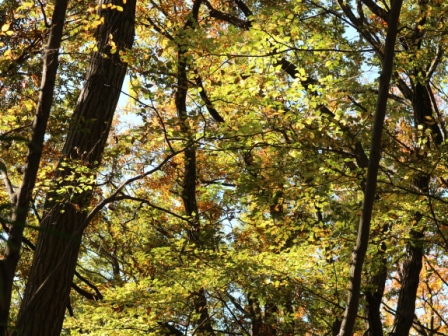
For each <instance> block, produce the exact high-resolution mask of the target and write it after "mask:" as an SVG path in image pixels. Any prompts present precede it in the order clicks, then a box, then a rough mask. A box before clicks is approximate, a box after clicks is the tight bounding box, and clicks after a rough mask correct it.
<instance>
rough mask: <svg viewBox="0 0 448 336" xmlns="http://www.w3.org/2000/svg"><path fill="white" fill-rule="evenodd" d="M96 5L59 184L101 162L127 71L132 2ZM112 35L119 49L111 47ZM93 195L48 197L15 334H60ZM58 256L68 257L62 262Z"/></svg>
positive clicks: (113, 0) (57, 175)
mask: <svg viewBox="0 0 448 336" xmlns="http://www.w3.org/2000/svg"><path fill="white" fill-rule="evenodd" d="M109 3H110V4H113V5H116V6H121V7H122V8H123V11H118V10H116V9H111V8H110V7H109V8H107V7H106V8H102V6H101V5H103V4H109ZM99 5H100V6H99V8H100V9H99V14H100V15H101V16H102V17H104V24H102V25H101V26H99V27H98V29H97V31H96V36H95V37H96V40H97V46H98V51H97V52H94V53H93V54H92V57H91V60H90V67H89V69H88V71H87V76H86V82H85V85H84V88H83V90H82V92H81V94H80V97H79V99H78V103H77V106H76V108H75V111H74V113H73V116H72V120H71V125H70V130H69V133H68V135H67V140H66V143H65V146H64V149H63V154H64V159H63V160H62V162H61V164H60V165H59V167H58V169H57V170H56V171H55V181H56V184H57V186H58V187H62V186H63V187H67V186H69V187H74V186H77V185H79V184H78V183H77V182H76V178H75V182H66V181H65V178H66V177H67V176H69V175H71V174H75V172H74V170H73V169H72V168H73V167H74V166H76V165H77V166H79V165H83V166H86V167H88V168H95V167H96V166H97V165H98V164H99V162H100V161H101V156H102V153H103V150H104V146H105V144H106V140H107V137H108V134H109V130H110V126H111V123H112V119H113V116H114V112H115V109H116V106H117V102H118V98H119V96H120V90H121V87H122V85H123V81H124V77H125V74H126V64H125V63H123V62H121V60H120V56H119V52H118V51H119V50H124V49H126V48H127V49H129V48H131V47H132V43H133V40H134V21H135V5H136V0H127V1H126V3H123V1H122V0H102V1H100V3H99ZM111 39H113V42H114V43H115V45H116V46H117V50H113V49H112V48H111V42H112V41H111ZM114 51H115V52H114ZM111 52H112V53H111ZM59 168H60V169H59ZM61 181H62V182H61ZM91 196H92V193H91V191H90V190H84V191H82V192H80V193H77V194H73V195H72V197H70V198H64V199H61V198H60V197H58V195H57V193H56V192H55V191H53V192H52V193H49V194H48V195H47V200H46V203H45V214H44V216H43V218H44V219H43V221H42V226H41V232H40V234H39V237H38V241H37V246H36V252H35V255H34V260H33V264H32V267H31V272H30V275H29V278H28V284H27V286H26V290H25V294H24V298H23V301H22V304H21V307H20V311H19V316H18V320H17V326H16V327H17V332H15V335H28V336H32V335H36V336H37V335H47V336H51V335H55V336H56V335H59V334H60V332H61V328H62V323H63V321H64V312H65V308H66V307H67V304H68V302H69V293H70V286H71V283H72V278H73V275H74V272H75V268H76V262H77V258H78V251H79V246H80V243H81V237H80V236H81V232H77V231H78V229H79V228H80V226H81V225H82V224H83V223H84V221H85V219H86V216H87V212H86V211H85V210H84V209H83V208H84V207H85V205H87V204H88V203H89V202H90V199H91ZM66 247H67V248H69V250H67V251H66ZM64 252H66V253H65V254H64ZM61 256H64V257H66V259H65V260H63V262H61V260H60V258H61Z"/></svg>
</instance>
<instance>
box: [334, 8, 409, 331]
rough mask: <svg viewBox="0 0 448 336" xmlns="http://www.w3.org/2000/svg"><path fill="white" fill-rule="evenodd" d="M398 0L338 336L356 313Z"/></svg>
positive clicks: (387, 44)
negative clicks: (345, 303) (345, 301)
mask: <svg viewBox="0 0 448 336" xmlns="http://www.w3.org/2000/svg"><path fill="white" fill-rule="evenodd" d="M401 5H402V0H394V1H393V2H392V7H391V10H390V13H389V19H388V28H387V36H386V42H385V47H384V59H383V62H382V63H383V64H382V69H381V76H380V80H379V93H378V100H377V105H376V112H375V119H374V122H373V128H372V139H371V143H370V158H369V166H368V168H367V179H366V187H365V193H364V201H363V206H362V213H361V218H360V221H359V227H358V237H357V240H356V246H355V249H354V251H353V253H352V263H351V267H350V282H349V291H348V298H347V307H346V310H345V313H344V318H343V320H342V324H341V330H340V331H339V335H340V336H351V335H352V334H353V329H354V327H355V322H356V318H357V314H358V304H359V293H360V290H361V276H362V267H363V264H364V257H365V254H366V251H367V246H368V241H369V232H370V221H371V217H372V210H373V203H374V200H375V192H376V185H377V176H378V168H379V163H380V159H381V150H380V146H381V137H382V132H383V125H384V118H385V115H386V107H387V97H388V93H389V82H390V78H391V76H392V72H393V61H394V56H395V51H394V48H395V40H396V37H397V31H398V22H399V17H400V11H401Z"/></svg>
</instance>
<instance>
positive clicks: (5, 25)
mask: <svg viewBox="0 0 448 336" xmlns="http://www.w3.org/2000/svg"><path fill="white" fill-rule="evenodd" d="M9 26H10V25H9V23H5V24H4V25H3V26H2V32H5V31H7V30H8V29H9Z"/></svg>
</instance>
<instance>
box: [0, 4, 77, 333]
mask: <svg viewBox="0 0 448 336" xmlns="http://www.w3.org/2000/svg"><path fill="white" fill-rule="evenodd" d="M67 3H68V0H57V1H56V2H55V7H54V11H53V15H52V20H51V29H50V35H49V37H48V43H47V46H46V47H45V49H44V65H43V71H42V82H41V87H40V89H41V91H40V95H39V101H38V104H37V109H36V115H35V117H34V121H33V126H32V136H31V140H30V142H29V144H28V155H27V158H26V164H25V171H24V176H23V180H22V184H21V186H20V188H19V189H18V190H16V191H15V192H14V190H13V188H12V185H11V183H10V182H9V179H8V176H7V172H6V167H4V169H0V170H2V177H3V180H4V182H5V185H6V187H7V189H8V193H9V195H10V201H11V204H12V206H13V211H12V218H11V224H12V225H11V228H10V230H9V233H8V242H7V243H8V244H7V248H6V251H5V253H4V258H3V260H1V261H0V335H4V334H6V330H7V324H8V316H9V307H10V304H11V294H12V284H13V280H14V275H15V271H16V267H17V263H18V261H19V258H20V247H21V244H22V239H23V230H24V227H25V223H26V218H27V215H28V210H29V205H30V202H31V199H32V193H33V189H34V185H35V182H36V177H37V172H38V170H39V164H40V159H41V157H42V148H43V143H44V136H45V132H46V129H47V122H48V117H49V115H50V110H51V106H52V104H53V92H54V87H55V81H56V74H57V71H58V66H59V62H58V56H59V48H60V46H61V39H62V30H63V28H64V21H65V15H66V12H67Z"/></svg>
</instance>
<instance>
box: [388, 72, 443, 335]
mask: <svg viewBox="0 0 448 336" xmlns="http://www.w3.org/2000/svg"><path fill="white" fill-rule="evenodd" d="M415 71H419V70H417V69H416V70H415ZM413 92H414V96H413V99H412V105H413V106H412V107H413V110H414V120H415V126H416V127H417V126H418V125H423V126H424V127H425V128H427V127H428V128H430V129H431V132H432V139H433V142H434V144H436V145H437V146H440V145H441V144H442V141H443V137H442V132H441V130H440V128H439V127H438V126H437V124H436V123H435V122H434V116H433V112H434V111H433V108H432V104H431V98H430V95H429V92H428V88H427V86H426V85H423V84H422V83H417V84H415V86H414V88H413ZM431 121H432V122H431ZM422 159H424V158H423V157H422ZM429 181H430V177H429V175H424V174H421V175H420V176H418V177H417V178H415V180H414V186H415V188H417V189H418V190H419V191H421V192H423V193H427V192H428V190H429ZM421 218H422V214H421V213H417V214H415V216H414V223H412V226H413V227H415V226H416V225H417V224H418V223H419V222H420V220H421ZM423 237H424V233H423V232H422V231H417V230H414V229H411V234H410V241H409V245H408V248H407V255H406V258H405V261H404V264H403V276H402V279H401V288H400V293H399V295H398V303H397V309H396V315H395V320H394V325H393V328H392V331H391V332H390V334H389V335H390V336H407V335H409V331H410V329H411V327H412V323H413V321H414V314H415V300H416V298H417V289H418V285H419V283H420V271H421V269H422V264H423V262H422V261H423V255H424V253H423V246H422V242H421V239H422V238H423Z"/></svg>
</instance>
